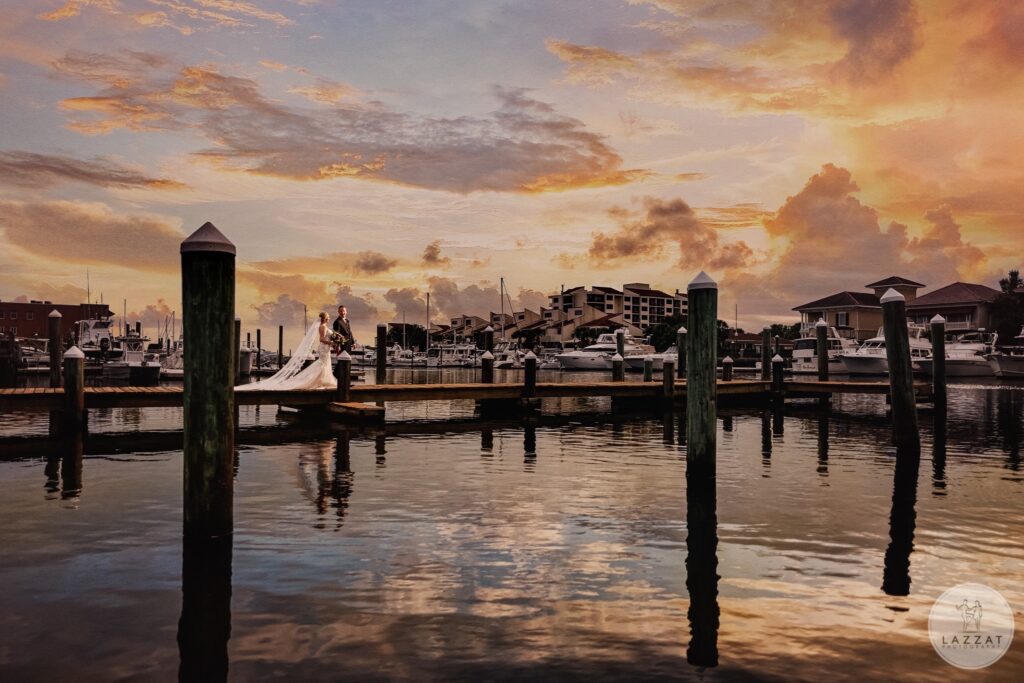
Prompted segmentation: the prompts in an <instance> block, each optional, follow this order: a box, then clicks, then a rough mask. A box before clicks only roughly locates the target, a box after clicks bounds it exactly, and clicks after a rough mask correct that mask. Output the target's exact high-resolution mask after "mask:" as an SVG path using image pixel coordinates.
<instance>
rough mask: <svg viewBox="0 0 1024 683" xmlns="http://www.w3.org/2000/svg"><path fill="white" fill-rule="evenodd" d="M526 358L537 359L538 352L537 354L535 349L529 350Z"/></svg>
mask: <svg viewBox="0 0 1024 683" xmlns="http://www.w3.org/2000/svg"><path fill="white" fill-rule="evenodd" d="M525 358H526V360H537V354H535V353H534V352H533V351H527V352H526V356H525Z"/></svg>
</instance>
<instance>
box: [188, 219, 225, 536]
mask: <svg viewBox="0 0 1024 683" xmlns="http://www.w3.org/2000/svg"><path fill="white" fill-rule="evenodd" d="M181 290H182V296H181V299H182V304H183V306H184V313H183V316H182V318H183V325H184V329H185V330H187V332H188V339H187V340H186V344H185V358H184V366H185V388H184V455H185V457H184V463H185V477H184V480H185V495H184V498H185V500H184V512H185V520H184V528H185V529H184V530H185V535H186V537H190V536H191V537H195V538H217V537H223V536H227V535H229V534H231V533H232V531H233V530H234V523H233V515H232V507H233V497H234V482H233V476H232V474H233V462H234V455H235V391H234V386H235V379H236V378H237V376H238V336H237V335H236V332H235V330H236V328H237V325H238V322H236V320H235V317H234V315H235V245H233V244H232V243H231V242H230V241H229V240H228V239H227V238H226V237H225V236H224V235H223V234H221V232H220V231H219V230H217V228H216V227H214V225H213V224H212V223H204V224H203V226H202V227H201V228H199V229H198V230H196V231H195V232H194V233H192V235H191V236H189V237H188V238H187V239H185V241H184V242H182V243H181Z"/></svg>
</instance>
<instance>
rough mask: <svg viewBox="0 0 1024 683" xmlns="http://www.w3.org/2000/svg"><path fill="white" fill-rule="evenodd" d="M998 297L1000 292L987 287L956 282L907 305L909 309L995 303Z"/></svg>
mask: <svg viewBox="0 0 1024 683" xmlns="http://www.w3.org/2000/svg"><path fill="white" fill-rule="evenodd" d="M997 296H999V290H997V289H992V288H991V287H988V286H986V285H976V284H973V283H971V282H954V283H953V284H951V285H946V286H945V287H940V288H939V289H936V290H934V291H931V292H928V293H927V294H922V295H921V296H919V297H917V298H916V299H914V300H913V301H911V302H910V303H909V304H907V308H929V307H933V306H954V305H957V304H977V303H984V302H991V301H995V298H996V297H997Z"/></svg>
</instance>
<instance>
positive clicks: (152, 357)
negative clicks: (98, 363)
mask: <svg viewBox="0 0 1024 683" xmlns="http://www.w3.org/2000/svg"><path fill="white" fill-rule="evenodd" d="M117 341H118V342H120V345H121V349H122V351H121V357H120V359H119V360H114V361H108V362H106V363H104V364H103V370H102V374H103V379H104V380H105V381H110V380H113V381H118V382H127V383H128V384H130V385H131V386H135V387H148V386H154V385H156V384H159V383H160V371H161V364H160V356H159V354H156V353H150V352H149V351H147V345H148V342H149V338H148V337H143V336H141V335H139V334H133V333H132V332H131V330H129V332H128V334H126V335H124V336H123V337H118V338H117Z"/></svg>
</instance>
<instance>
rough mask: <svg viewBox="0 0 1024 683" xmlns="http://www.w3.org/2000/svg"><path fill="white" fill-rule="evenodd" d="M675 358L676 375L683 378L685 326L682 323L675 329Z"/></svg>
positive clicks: (684, 375)
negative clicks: (676, 361)
mask: <svg viewBox="0 0 1024 683" xmlns="http://www.w3.org/2000/svg"><path fill="white" fill-rule="evenodd" d="M676 358H677V359H678V363H677V364H676V377H678V378H679V379H683V378H684V377H686V328H685V327H683V326H682V325H680V326H679V329H678V330H676Z"/></svg>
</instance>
